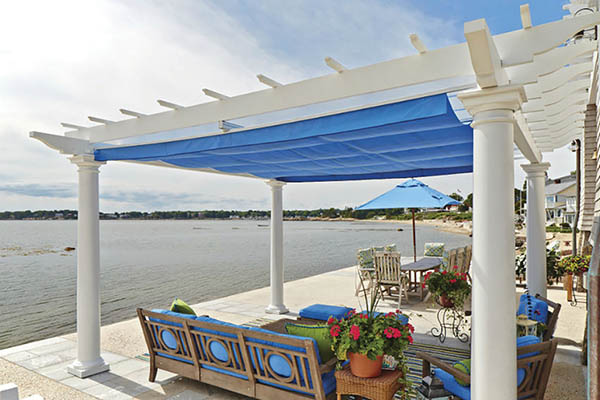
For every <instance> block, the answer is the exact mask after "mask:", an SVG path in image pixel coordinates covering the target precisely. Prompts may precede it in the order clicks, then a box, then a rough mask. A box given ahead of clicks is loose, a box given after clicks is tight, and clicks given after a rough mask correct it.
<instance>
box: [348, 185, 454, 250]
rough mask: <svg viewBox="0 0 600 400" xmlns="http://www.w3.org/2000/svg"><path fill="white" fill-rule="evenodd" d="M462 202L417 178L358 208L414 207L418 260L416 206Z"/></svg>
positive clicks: (415, 248) (415, 241) (446, 204)
mask: <svg viewBox="0 0 600 400" xmlns="http://www.w3.org/2000/svg"><path fill="white" fill-rule="evenodd" d="M456 204H460V202H459V201H456V200H454V199H453V198H452V197H449V196H446V195H445V194H443V193H440V192H438V191H437V190H435V189H432V188H430V187H429V186H427V185H426V184H424V183H423V182H421V181H419V180H417V179H409V180H407V181H406V182H404V183H403V184H401V185H398V186H396V187H395V188H393V189H392V190H390V191H388V192H385V193H384V194H382V195H380V196H378V197H375V198H374V199H373V200H371V201H369V202H367V203H365V204H363V205H362V206H359V207H357V208H356V210H383V209H388V208H410V209H412V225H413V254H414V260H415V261H417V238H416V234H415V210H414V209H415V208H444V207H446V206H450V205H456Z"/></svg>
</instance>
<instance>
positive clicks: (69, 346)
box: [29, 341, 77, 355]
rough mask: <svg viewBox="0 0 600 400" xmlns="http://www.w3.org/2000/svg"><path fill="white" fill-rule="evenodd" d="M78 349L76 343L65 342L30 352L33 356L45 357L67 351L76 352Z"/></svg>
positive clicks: (37, 348)
mask: <svg viewBox="0 0 600 400" xmlns="http://www.w3.org/2000/svg"><path fill="white" fill-rule="evenodd" d="M76 349H77V344H75V342H71V341H64V342H58V343H53V344H49V345H47V346H40V347H36V348H33V349H31V350H29V352H30V353H33V354H37V355H44V354H50V353H58V352H61V351H65V350H76Z"/></svg>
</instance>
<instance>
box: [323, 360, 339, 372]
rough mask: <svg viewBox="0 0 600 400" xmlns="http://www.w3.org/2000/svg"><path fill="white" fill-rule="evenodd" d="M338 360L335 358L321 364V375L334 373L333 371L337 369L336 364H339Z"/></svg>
mask: <svg viewBox="0 0 600 400" xmlns="http://www.w3.org/2000/svg"><path fill="white" fill-rule="evenodd" d="M337 361H338V360H337V358H335V357H333V358H332V359H331V360H329V361H327V362H326V363H324V364H321V365H320V366H319V367H320V371H321V374H324V373H325V372H329V371H333V369H334V368H335V364H337Z"/></svg>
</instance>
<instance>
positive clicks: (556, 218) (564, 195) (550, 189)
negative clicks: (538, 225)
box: [545, 175, 576, 225]
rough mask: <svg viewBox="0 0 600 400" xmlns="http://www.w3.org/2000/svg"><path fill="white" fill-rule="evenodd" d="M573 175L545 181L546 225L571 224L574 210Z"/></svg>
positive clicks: (574, 188) (574, 190)
mask: <svg viewBox="0 0 600 400" xmlns="http://www.w3.org/2000/svg"><path fill="white" fill-rule="evenodd" d="M575 183H576V182H575V175H567V176H563V177H560V178H556V179H548V180H546V190H545V194H546V201H545V207H546V225H552V224H556V225H560V224H562V223H567V224H569V225H572V224H573V221H574V219H575V208H576V202H575V197H576V193H575V192H576V187H575Z"/></svg>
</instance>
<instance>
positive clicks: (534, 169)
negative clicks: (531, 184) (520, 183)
mask: <svg viewBox="0 0 600 400" xmlns="http://www.w3.org/2000/svg"><path fill="white" fill-rule="evenodd" d="M521 168H523V171H525V173H526V174H527V176H528V177H530V176H531V177H534V176H545V174H544V173H545V172H546V171H548V168H550V163H547V162H544V163H531V164H521Z"/></svg>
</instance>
